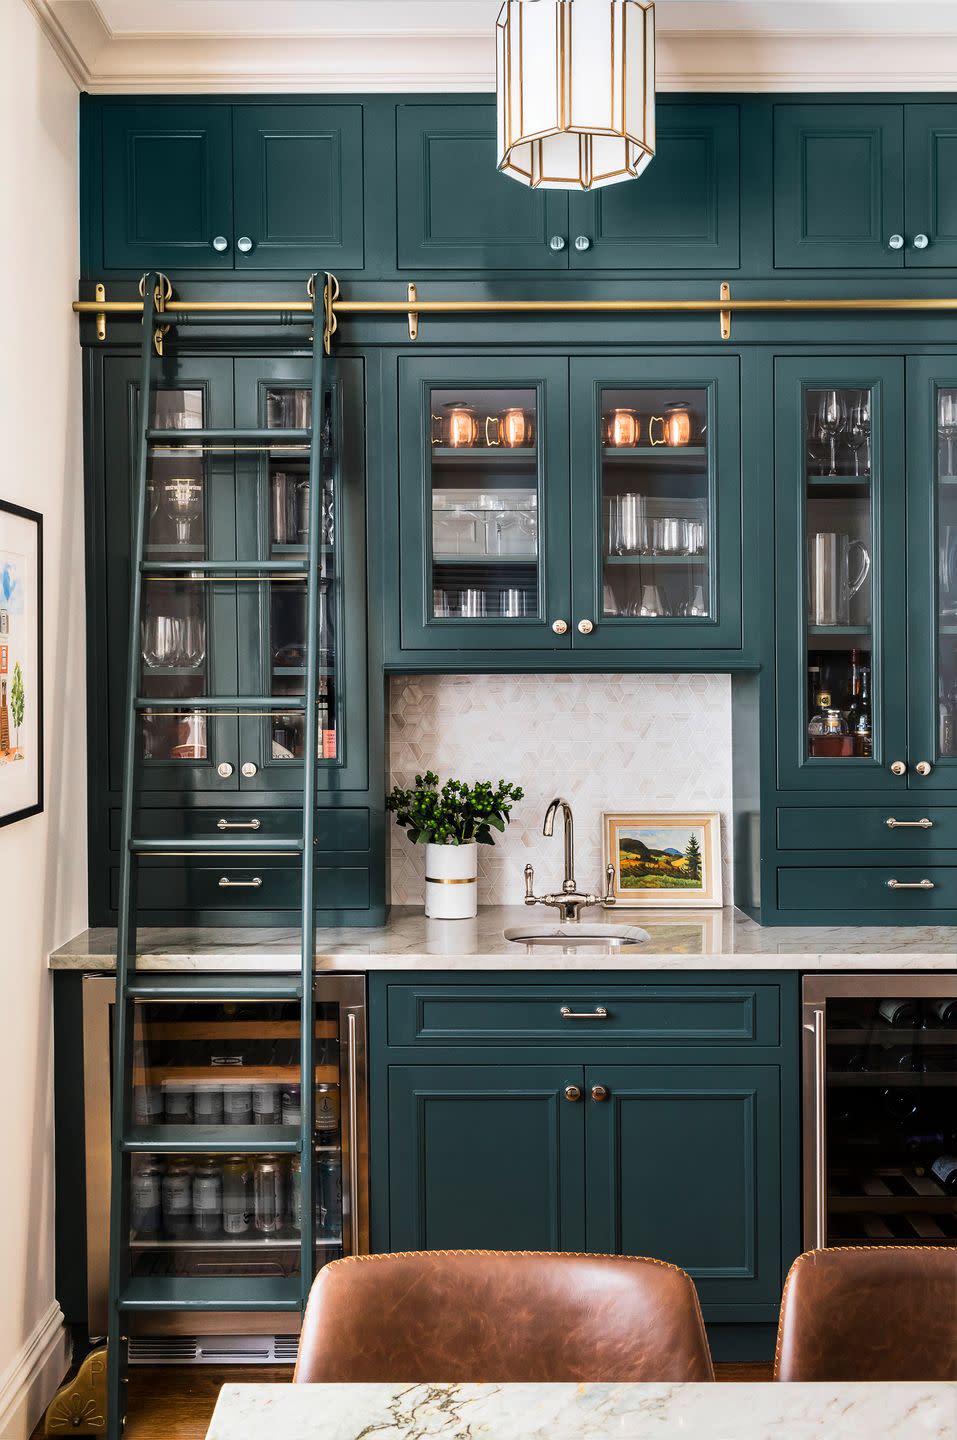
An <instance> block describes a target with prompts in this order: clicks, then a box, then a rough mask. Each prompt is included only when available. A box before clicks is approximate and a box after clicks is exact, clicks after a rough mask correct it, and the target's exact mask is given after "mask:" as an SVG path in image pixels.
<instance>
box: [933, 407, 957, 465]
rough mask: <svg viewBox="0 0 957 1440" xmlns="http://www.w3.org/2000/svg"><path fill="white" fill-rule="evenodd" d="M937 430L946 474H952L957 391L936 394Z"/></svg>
mask: <svg viewBox="0 0 957 1440" xmlns="http://www.w3.org/2000/svg"><path fill="white" fill-rule="evenodd" d="M937 430H938V432H939V434H940V435H941V436H942V437H943V440H944V444H945V446H946V451H945V453H946V456H947V468H946V472H945V473H946V474H947V475H953V474H954V439H955V437H957V390H939V391H938V392H937Z"/></svg>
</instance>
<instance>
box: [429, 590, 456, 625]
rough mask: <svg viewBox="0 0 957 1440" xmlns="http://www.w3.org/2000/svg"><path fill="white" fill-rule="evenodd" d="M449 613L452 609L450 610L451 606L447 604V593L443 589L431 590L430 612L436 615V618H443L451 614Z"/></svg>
mask: <svg viewBox="0 0 957 1440" xmlns="http://www.w3.org/2000/svg"><path fill="white" fill-rule="evenodd" d="M451 613H452V610H451V607H450V605H449V597H448V594H447V593H446V591H445V590H433V591H432V614H433V615H434V616H435V617H436V619H442V618H444V617H445V616H448V615H451Z"/></svg>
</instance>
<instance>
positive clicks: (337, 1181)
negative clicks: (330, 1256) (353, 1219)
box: [316, 1155, 342, 1236]
mask: <svg viewBox="0 0 957 1440" xmlns="http://www.w3.org/2000/svg"><path fill="white" fill-rule="evenodd" d="M316 1229H317V1230H318V1232H319V1234H320V1235H335V1236H338V1235H340V1234H341V1233H342V1165H341V1163H340V1160H339V1157H338V1156H337V1155H323V1156H322V1158H321V1159H320V1160H319V1162H318V1163H317V1165H316Z"/></svg>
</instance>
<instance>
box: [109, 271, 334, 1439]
mask: <svg viewBox="0 0 957 1440" xmlns="http://www.w3.org/2000/svg"><path fill="white" fill-rule="evenodd" d="M322 278H323V277H319V276H314V277H313V278H312V281H311V291H310V293H311V294H312V297H313V306H312V310H311V312H309V311H305V312H302V313H297V314H290V312H289V311H284V310H283V309H282V306H281V305H277V307H276V309H277V323H280V322H281V323H283V324H290V323H292V324H295V323H297V322H300V321H301V322H302V323H305V324H307V325H311V327H312V349H313V355H312V396H313V400H312V425H311V427H310V428H309V429H306V430H283V431H277V430H250V429H245V430H237V429H233V430H190V431H189V432H188V435H187V434H185V433H184V434H183V435H182V439H181V440H179V442H178V443H180V444H189V445H198V444H203V443H225V444H229V443H235V444H237V445H238V444H244V445H256V444H261V445H263V446H266V445H268V444H269V443H270V442H274V443H289V442H290V441H298V442H302V443H304V444H305V443H308V444H309V447H310V457H309V543H308V556H307V560H306V563H305V572H304V578H305V580H306V616H307V618H306V677H305V687H304V693H303V697H302V699H301V701H297V700H294V699H290V698H289V697H288V696H283V697H278V698H277V697H273V696H271V695H229V696H205V697H199V698H197V699H195V700H192V699H190V700H186V701H184V700H157V699H155V698H153V697H150V698H149V699H145V698H143V697H142V696H139V695H138V694H137V690H138V680H139V674H140V617H141V608H142V600H143V582H144V580H148V579H150V578H151V577H152V576H154V575H159V574H162V575H163V576H169V575H171V574H176V573H181V574H183V575H189V574H196V573H199V574H203V573H207V574H215V575H217V576H223V575H230V574H233V573H235V574H236V575H237V576H239V575H245V576H251V577H255V578H257V579H260V578H261V579H262V580H263V581H264V582H267V583H268V581H269V579H270V577H271V576H273V575H279V574H281V575H288V574H290V573H296V574H300V573H303V563H302V561H300V560H256V559H248V560H236V561H230V562H222V561H207V562H198V563H197V562H196V561H194V560H184V561H182V562H180V561H172V562H166V563H164V564H163V565H162V566H159V565H157V564H155V563H151V562H150V561H148V560H146V558H145V555H144V546H145V540H146V526H147V514H146V496H147V473H148V469H149V452H150V446H151V445H152V444H153V443H156V442H159V443H162V444H164V445H169V444H170V443H176V442H175V441H173V439H172V434H171V432H170V431H169V430H154V429H153V428H151V423H150V422H151V414H152V406H151V403H150V402H151V393H152V392H151V376H152V369H153V359H154V354H155V353H156V350H157V348H160V349H161V348H162V347H161V346H160V347H156V346H154V336H155V335H156V334H158V333H162V331H159V332H158V331H157V329H156V327H157V325H160V326H162V323H163V319H162V309H163V304H164V297H165V298H168V292H167V289H166V287H167V285H168V282H167V281H166V277H165V276H159V275H156V274H151V275H147V276H145V277H144V280H143V283H142V289H143V295H144V299H143V342H142V354H141V360H140V381H139V412H138V417H139V418H138V425H139V434H138V441H137V453H136V473H135V476H134V489H133V516H134V524H133V550H132V567H131V571H132V573H131V595H130V629H129V656H128V668H127V705H126V714H125V722H124V735H123V807H122V816H121V835H122V840H121V847H122V849H121V855H120V891H119V904H118V916H117V938H116V1005H115V1009H114V1025H113V1044H114V1055H113V1075H114V1086H113V1115H112V1134H113V1157H112V1158H113V1172H112V1181H111V1202H110V1282H109V1321H108V1331H107V1345H108V1362H107V1387H108V1402H109V1415H108V1427H107V1433H108V1435H109V1437H110V1440H119V1437H120V1435H121V1434H122V1431H123V1426H124V1423H125V1415H126V1384H127V1366H128V1349H129V1347H128V1337H127V1330H128V1322H127V1317H128V1316H130V1315H131V1314H141V1313H144V1312H153V1313H169V1312H173V1311H188V1310H201V1311H207V1312H220V1311H277V1310H286V1311H301V1310H302V1309H303V1308H304V1306H305V1302H306V1299H307V1297H308V1294H309V1288H310V1285H311V1283H312V1278H313V1272H314V1265H315V1260H314V1255H315V1250H314V1243H315V1203H314V1183H315V1182H314V1147H313V1143H312V1137H313V1114H314V1108H315V1094H314V1086H313V1084H312V1083H311V1080H310V1077H312V1076H313V1075H314V1073H315V1059H314V1049H315V1024H314V1022H313V1007H312V985H313V956H314V953H315V903H314V886H315V872H314V851H315V838H316V783H315V774H316V761H317V759H318V750H319V747H318V704H317V684H318V678H319V675H318V670H319V666H318V651H319V644H318V641H319V633H318V631H319V586H320V579H321V576H320V555H321V546H320V530H321V523H320V516H321V501H320V497H321V492H322V477H321V451H322V440H321V436H322V416H323V389H322V384H323V337H324V329H323V324H324V287H323V284H321V283H320V280H321V279H322ZM324 278H325V280H326V283H327V284H328V277H324ZM244 320H245V322H246V323H248V316H247V317H243V316H242V315H240V314H238V313H230V312H226V314H225V315H223V316H222V317H220V316H218V315H217V316H212V315H210V314H209V313H205V312H185V313H182V314H180V313H178V314H177V318H176V322H175V323H176V326H177V327H179V326H180V325H184V324H190V323H202V324H203V325H206V326H209V325H215V324H218V323H227V324H230V323H231V324H237V323H244ZM300 708H301V709H303V710H304V711H305V726H304V730H305V735H304V746H303V776H304V784H303V797H302V833H301V835H300V836H298V837H295V838H291V839H290V838H281V839H280V838H273V837H266V838H263V839H260V838H250V839H247V840H245V841H242V840H240V841H237V840H235V839H231V840H226V839H222V840H220V839H218V838H207V837H203V838H200V839H190V840H183V839H180V838H179V837H176V838H175V839H173V838H170V839H169V840H162V839H149V840H145V839H141V838H139V837H137V836H136V835H135V834H134V816H135V804H136V790H137V778H138V772H139V764H138V755H137V743H136V740H137V720H138V716H139V715H140V713H141V712H142V711H143V710H145V709H149V710H151V711H154V712H156V711H163V710H165V711H176V712H183V711H187V712H191V713H192V712H196V713H200V714H210V715H215V714H221V713H222V712H224V711H226V712H233V713H237V714H240V715H241V714H246V713H255V712H260V713H262V712H265V713H267V714H268V713H269V711H270V710H282V711H283V712H288V711H290V710H292V709H300ZM173 853H175V854H176V855H202V856H204V857H209V858H212V859H215V858H216V856H217V855H224V856H225V855H229V856H231V857H235V856H236V855H237V854H243V855H245V854H249V855H273V854H290V853H292V854H298V855H300V856H301V858H302V949H301V956H302V964H301V970H300V973H299V974H292V975H289V976H283V975H275V976H250V977H249V978H248V979H245V978H244V980H243V982H242V986H241V993H242V998H243V999H262V1000H274V999H275V1000H296V1001H298V1002H299V1007H300V1037H301V1041H300V1047H301V1048H300V1078H301V1082H302V1083H301V1091H302V1123H301V1127H300V1130H299V1132H298V1133H297V1134H294V1135H292V1136H290V1132H289V1128H288V1127H287V1126H280V1125H277V1126H263V1125H248V1126H245V1125H244V1126H239V1125H233V1126H230V1127H228V1129H226V1130H219V1129H218V1128H217V1127H213V1126H210V1127H200V1126H196V1125H185V1126H177V1125H161V1126H152V1127H136V1126H134V1125H133V1124H132V1093H133V1046H132V1037H133V1007H134V1006H135V1005H136V1003H137V1002H140V1001H144V1000H182V999H188V1000H216V999H228V998H231V997H233V996H234V995H235V994H236V991H237V985H236V982H235V981H234V980H231V979H230V977H228V976H224V975H203V974H179V975H177V974H169V975H166V974H162V973H158V972H156V971H152V972H146V973H144V972H142V971H139V970H138V968H137V965H136V880H137V867H138V862H139V860H140V857H141V856H144V855H162V854H173ZM263 1152H267V1153H270V1154H276V1153H286V1154H289V1153H295V1154H298V1155H299V1156H300V1164H301V1171H302V1205H301V1210H302V1229H301V1235H300V1246H301V1261H300V1273H299V1275H298V1276H286V1277H280V1278H276V1277H260V1276H213V1277H209V1278H203V1277H193V1276H189V1277H162V1276H160V1277H154V1276H133V1275H132V1274H131V1262H130V1172H131V1157H132V1156H133V1155H135V1154H137V1153H147V1154H159V1155H163V1154H166V1155H170V1154H173V1155H188V1154H204V1155H205V1154H213V1155H215V1154H226V1153H228V1154H232V1155H235V1154H249V1155H252V1154H260V1153H263Z"/></svg>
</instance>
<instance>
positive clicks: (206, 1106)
mask: <svg viewBox="0 0 957 1440" xmlns="http://www.w3.org/2000/svg"><path fill="white" fill-rule="evenodd" d="M193 1121H194V1123H195V1124H196V1125H222V1123H223V1087H222V1085H217V1084H216V1083H215V1082H213V1081H209V1080H199V1081H197V1083H196V1084H195V1085H194V1086H193Z"/></svg>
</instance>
